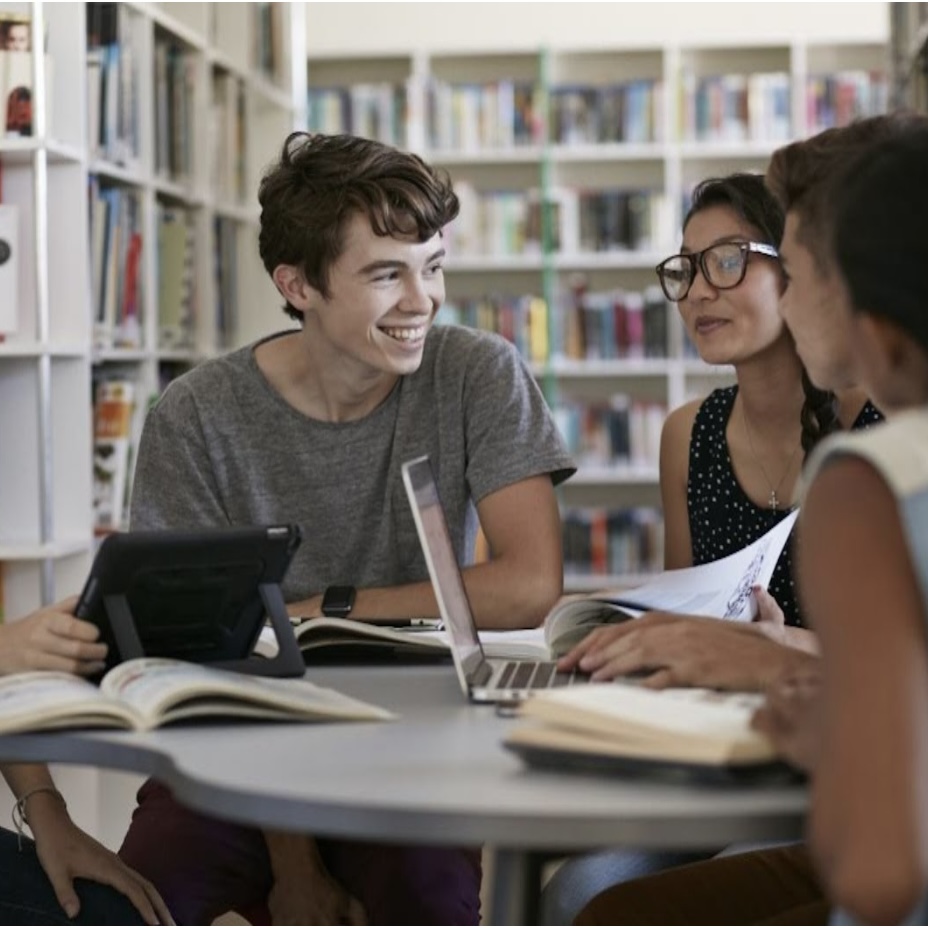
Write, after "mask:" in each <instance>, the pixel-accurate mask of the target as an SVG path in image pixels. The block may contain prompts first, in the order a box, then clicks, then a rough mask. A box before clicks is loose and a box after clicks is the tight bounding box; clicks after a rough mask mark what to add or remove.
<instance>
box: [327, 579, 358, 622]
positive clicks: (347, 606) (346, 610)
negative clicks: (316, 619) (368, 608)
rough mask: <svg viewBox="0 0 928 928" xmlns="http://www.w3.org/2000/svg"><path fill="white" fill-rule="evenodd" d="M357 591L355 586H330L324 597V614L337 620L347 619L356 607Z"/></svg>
mask: <svg viewBox="0 0 928 928" xmlns="http://www.w3.org/2000/svg"><path fill="white" fill-rule="evenodd" d="M356 592H357V591H356V590H355V588H354V587H353V586H330V587H326V591H325V593H324V594H323V596H322V614H323V615H327V616H332V617H334V618H337V619H344V618H347V617H348V616H349V615H350V614H351V610H352V608H353V607H354V597H355V593H356Z"/></svg>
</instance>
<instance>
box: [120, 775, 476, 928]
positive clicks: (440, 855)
mask: <svg viewBox="0 0 928 928" xmlns="http://www.w3.org/2000/svg"><path fill="white" fill-rule="evenodd" d="M138 803H139V804H138V807H137V808H136V810H135V812H134V813H133V815H132V823H131V825H130V826H129V832H128V834H127V835H126V838H125V841H123V845H122V847H121V848H120V850H119V856H120V857H121V858H122V859H123V860H124V861H125V862H126V863H127V864H128V865H129V866H130V867H134V868H135V869H136V870H137V871H138V872H139V873H141V874H142V875H143V876H145V877H147V878H148V879H149V880H151V882H152V883H154V884H155V886H156V887H157V889H158V891H159V892H160V893H161V895H162V897H163V898H164V901H165V902H166V903H167V905H168V907H169V908H170V910H171V914H172V915H173V916H174V919H175V921H176V922H177V923H178V924H179V925H203V924H207V925H208V924H209V923H210V922H211V921H212V920H213V919H214V918H216V917H217V916H218V915H221V914H222V913H223V912H227V911H229V910H230V909H232V910H235V911H237V912H240V913H241V914H242V915H244V916H245V917H246V918H248V919H249V920H250V921H251V922H252V923H253V924H269V923H270V915H269V913H268V910H267V897H268V893H269V892H270V890H271V882H272V878H271V866H270V859H269V857H268V853H267V846H266V844H265V842H264V837H263V835H262V833H261V832H260V831H259V830H257V829H254V828H246V827H244V826H241V825H234V824H231V823H229V822H224V821H221V820H219V819H214V818H208V817H207V816H204V815H200V814H198V813H196V812H193V811H191V810H189V809H187V808H185V807H184V806H182V805H180V803H178V802H175V800H174V799H173V797H172V796H171V794H170V792H169V791H168V790H167V789H166V788H165V787H164V786H162V785H161V784H160V783H156V782H154V781H153V780H149V781H147V782H146V783H145V784H144V785H143V786H142V788H141V789H140V790H139V794H138ZM318 846H319V852H320V854H321V856H322V859H323V861H324V862H325V865H326V867H327V868H328V870H329V873H330V874H331V875H332V876H333V877H334V878H335V879H336V880H338V882H339V883H341V885H342V886H343V887H344V888H345V889H346V890H347V892H348V893H349V894H350V895H351V896H353V897H354V898H355V899H357V900H358V901H359V902H360V903H361V904H362V905H363V906H364V910H365V913H366V914H367V918H368V921H369V923H370V924H372V925H426V924H428V925H477V924H479V923H480V877H481V869H480V851H479V849H458V848H439V847H406V846H402V845H386V844H372V843H369V842H363V841H341V840H326V839H319V840H318Z"/></svg>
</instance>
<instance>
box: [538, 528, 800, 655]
mask: <svg viewBox="0 0 928 928" xmlns="http://www.w3.org/2000/svg"><path fill="white" fill-rule="evenodd" d="M798 514H799V512H798V510H796V511H795V512H793V513H791V514H790V515H788V516H786V518H784V519H782V520H781V521H780V522H779V523H777V524H776V525H775V526H774V527H773V528H772V529H770V531H768V532H767V533H766V534H765V535H762V536H761V537H760V538H758V539H757V540H756V541H754V542H753V543H752V544H750V545H748V546H747V547H745V548H742V549H741V550H740V551H736V552H735V553H734V554H730V555H728V557H723V558H720V559H719V560H716V561H711V562H709V563H708V564H700V565H698V566H697V567H684V568H681V569H679V570H665V571H664V572H663V573H661V574H659V575H658V576H656V577H655V578H654V579H653V580H649V581H648V582H647V583H643V584H641V585H640V586H636V587H634V588H632V589H628V590H622V591H615V592H612V591H604V592H598V593H590V594H572V595H568V596H564V597H562V598H561V600H560V601H559V602H558V603H557V604H556V605H555V606H554V608H553V609H552V610H551V611H550V612H549V613H548V615H547V616H546V618H545V622H544V630H545V643H546V644H547V646H548V648H549V649H550V652H551V654H552V655H554V656H556V657H559V656H560V655H562V654H565V653H566V652H567V651H569V650H570V649H571V648H573V647H574V645H576V644H578V643H579V642H580V641H581V640H582V639H583V638H585V637H586V636H587V634H589V632H590V631H592V630H593V629H594V628H597V627H599V626H601V625H613V624H615V623H617V622H624V621H626V620H628V619H634V618H637V617H638V616H640V615H642V614H644V613H645V612H651V611H660V612H676V613H680V614H683V615H698V616H706V617H709V618H716V619H727V620H731V621H737V622H750V621H752V620H753V619H754V617H755V615H756V614H757V603H756V602H755V600H754V596H753V594H752V592H751V591H752V589H753V587H755V586H761V587H764V588H766V587H767V585H768V584H769V583H770V578H771V577H772V576H773V569H774V567H775V566H776V563H777V561H778V560H779V557H780V553H781V552H782V551H783V548H784V546H785V545H786V543H787V541H788V539H789V534H790V532H791V531H792V528H793V525H794V524H795V522H796V518H797V516H798Z"/></svg>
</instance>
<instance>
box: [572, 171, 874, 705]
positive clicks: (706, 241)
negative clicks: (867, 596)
mask: <svg viewBox="0 0 928 928" xmlns="http://www.w3.org/2000/svg"><path fill="white" fill-rule="evenodd" d="M784 222H785V218H784V211H783V209H782V207H781V206H780V204H779V202H778V200H777V199H776V198H775V197H774V196H773V195H772V194H771V193H770V191H769V190H768V189H767V187H766V186H765V184H764V178H763V177H762V176H761V175H755V174H732V175H730V176H728V177H723V178H716V179H710V180H707V181H704V182H703V183H702V184H700V185H699V186H698V187H697V188H696V190H695V192H694V196H693V203H692V206H691V207H690V210H689V212H688V213H687V216H686V220H685V222H684V225H683V241H682V245H681V248H680V253H679V254H676V255H672V256H671V257H669V258H667V259H665V260H664V261H662V262H661V263H660V264H659V265H658V266H657V276H658V280H659V281H660V283H661V287H662V288H663V290H664V293H665V295H666V296H667V298H668V299H669V300H673V301H674V302H676V304H677V307H678V309H679V311H680V315H681V317H682V320H683V324H684V326H685V327H686V331H687V334H688V335H689V337H690V339H691V340H692V342H693V344H694V345H695V347H696V350H697V351H698V352H699V356H700V357H701V358H702V359H703V360H704V361H706V362H707V363H709V364H719V365H722V364H724V365H732V366H733V367H734V371H735V377H736V380H737V383H736V384H735V385H734V386H731V387H726V388H722V389H718V390H715V391H713V392H712V393H711V394H710V395H709V396H708V397H706V398H705V399H704V400H695V401H693V402H690V403H687V404H686V405H684V406H681V407H680V408H678V409H676V410H674V411H673V412H672V413H671V414H670V415H669V416H668V418H667V421H666V423H665V425H664V430H663V435H662V438H661V460H660V478H661V497H662V501H663V509H664V522H665V547H664V566H665V567H666V568H668V569H672V568H679V567H688V566H691V565H693V564H703V563H706V562H708V561H713V560H716V559H717V558H720V557H725V556H726V555H728V554H731V553H733V552H734V551H737V550H739V549H740V548H743V547H744V546H745V545H748V544H750V543H751V542H753V541H755V540H756V539H757V538H759V537H760V536H761V535H763V534H764V533H765V532H767V531H769V530H770V529H771V528H773V526H774V525H776V524H777V523H778V522H779V521H780V520H782V519H783V518H785V517H786V515H787V514H788V513H789V512H790V511H791V509H792V508H793V507H794V505H795V502H796V493H797V486H798V480H799V473H800V470H801V469H802V463H803V460H804V457H805V455H806V454H807V453H808V451H809V450H810V449H811V448H812V447H813V446H814V445H815V444H816V442H817V441H818V440H819V439H820V438H821V437H822V436H823V435H824V434H825V433H827V432H829V431H834V430H835V429H837V428H841V427H844V428H860V427H863V426H866V425H869V424H871V423H873V422H876V421H879V419H880V418H881V416H880V414H879V412H878V411H877V410H876V409H875V408H874V407H873V406H872V405H870V404H869V403H868V402H867V401H866V398H865V397H864V395H863V394H862V393H861V392H859V391H855V390H853V389H849V390H848V391H846V392H845V393H843V394H842V395H841V397H840V398H839V399H840V402H837V403H835V402H834V400H835V397H834V396H833V394H831V393H826V392H824V391H822V390H818V389H816V388H815V387H813V386H812V384H811V382H810V381H809V379H808V377H807V376H806V373H805V370H804V369H803V366H802V362H801V360H800V358H799V355H798V354H797V353H796V347H795V344H794V342H793V340H792V337H791V336H790V334H789V332H788V331H787V329H786V327H785V326H784V324H783V321H782V319H781V318H780V315H779V312H778V304H779V302H780V297H781V295H782V293H783V291H784V289H785V286H786V280H785V275H784V273H783V269H782V267H781V264H780V260H779V255H778V244H779V242H780V239H781V237H782V235H783V229H784ZM834 410H837V412H834ZM823 411H827V412H828V413H829V415H825V414H824V412H823ZM756 595H757V597H758V605H759V608H760V620H761V621H759V622H756V623H754V624H753V625H750V626H746V627H743V626H739V627H738V631H739V634H737V635H735V634H732V629H730V628H728V626H727V625H726V627H725V628H724V629H723V628H719V623H716V622H714V621H712V620H707V619H704V620H697V619H695V618H693V617H687V616H684V617H680V616H670V615H665V614H660V613H652V614H651V615H649V616H646V617H644V618H643V619H641V620H638V621H637V622H634V623H628V626H627V627H625V626H613V627H610V628H603V629H598V630H597V631H595V632H593V633H592V634H591V635H589V636H588V637H587V638H586V639H585V640H584V641H583V642H581V643H580V644H579V645H578V646H577V647H576V648H575V649H574V650H573V651H571V652H570V653H569V654H568V655H567V656H566V657H565V658H563V659H562V665H563V666H564V667H565V668H567V667H573V666H575V665H577V664H579V665H580V666H581V667H582V668H583V669H585V670H587V671H589V672H591V673H592V674H593V675H594V678H596V679H611V678H612V677H615V676H618V675H620V674H627V673H631V672H633V671H640V670H642V668H645V667H650V668H652V669H653V673H652V674H651V677H650V678H649V680H650V682H651V684H653V685H657V686H667V685H684V686H685V685H696V686H719V687H724V688H735V689H763V688H764V687H765V686H766V685H767V684H768V683H770V682H771V681H772V680H775V679H776V678H777V676H778V675H779V674H780V673H781V672H782V671H783V669H784V668H783V666H781V665H782V664H783V662H784V661H786V660H788V659H789V655H788V654H784V653H783V651H782V650H780V649H773V650H772V651H771V649H769V648H768V647H767V645H768V644H769V643H770V640H771V639H772V640H773V642H776V643H780V644H787V645H792V646H793V647H798V648H802V649H805V650H814V649H815V647H816V645H815V639H814V637H813V636H812V634H811V633H810V632H808V631H806V630H805V629H804V628H802V624H803V622H802V616H801V613H800V610H799V606H798V603H797V599H796V591H795V587H794V582H793V572H792V551H791V546H790V545H787V547H786V548H785V549H784V551H783V554H782V555H781V557H780V560H779V561H778V563H777V565H776V569H775V570H774V573H773V577H772V580H771V583H770V587H769V593H765V592H764V591H761V590H758V591H756ZM763 639H766V640H763Z"/></svg>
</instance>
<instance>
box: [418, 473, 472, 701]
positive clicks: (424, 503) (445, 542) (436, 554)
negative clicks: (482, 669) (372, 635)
mask: <svg viewBox="0 0 928 928" xmlns="http://www.w3.org/2000/svg"><path fill="white" fill-rule="evenodd" d="M403 481H404V483H405V485H406V493H407V495H408V496H409V504H410V506H412V512H413V516H414V517H415V520H416V529H417V530H418V532H419V540H420V542H421V543H422V551H423V553H424V554H425V561H426V564H428V568H429V576H430V577H431V578H432V587H433V588H434V590H435V597H436V598H437V599H438V608H439V610H440V611H441V617H442V620H443V621H444V623H445V628H446V629H447V630H448V634H449V636H450V639H451V648H452V651H453V652H454V662H455V665H456V666H457V668H458V672H459V673H464V674H465V675H466V678H469V677H470V676H471V674H472V673H474V672H475V671H476V669H477V667H479V666H480V664H481V663H482V661H483V649H482V648H481V647H480V639H479V638H478V636H477V626H476V624H475V623H474V615H473V613H472V612H471V608H470V603H469V602H468V600H467V591H466V590H465V588H464V579H463V577H462V576H461V570H460V568H459V567H458V562H457V559H456V558H455V555H454V547H453V546H452V544H451V535H450V533H449V532H448V523H447V521H446V520H445V511H444V509H443V508H442V505H441V500H440V499H439V496H438V487H437V486H436V484H435V476H434V474H433V473H432V465H431V463H430V462H429V459H428V457H421V458H416V459H415V460H413V461H408V462H407V463H405V464H404V465H403ZM462 683H464V684H465V685H466V683H467V679H464V680H462Z"/></svg>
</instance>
